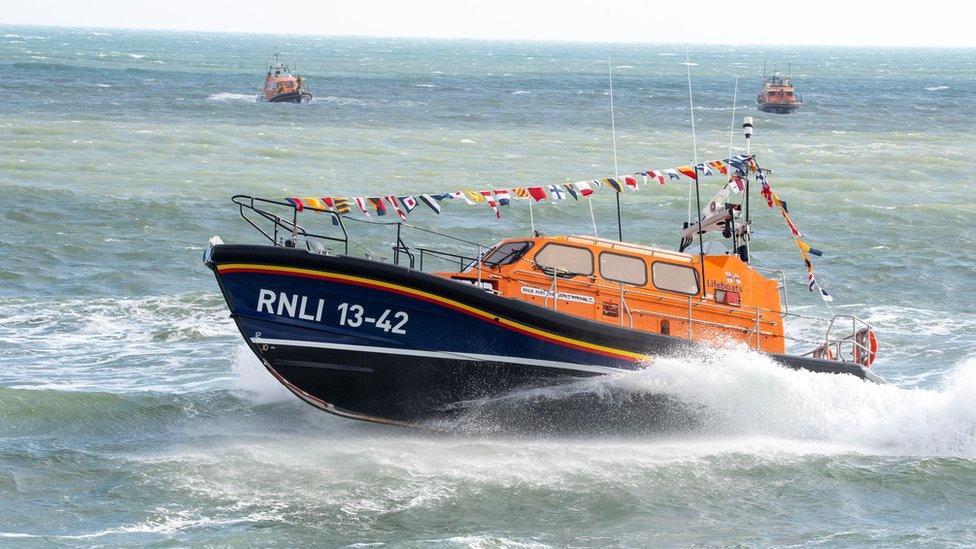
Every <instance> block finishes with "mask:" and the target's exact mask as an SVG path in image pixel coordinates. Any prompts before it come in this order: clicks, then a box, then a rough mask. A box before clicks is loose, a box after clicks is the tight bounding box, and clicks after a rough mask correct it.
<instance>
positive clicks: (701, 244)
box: [685, 45, 708, 299]
mask: <svg viewBox="0 0 976 549" xmlns="http://www.w3.org/2000/svg"><path fill="white" fill-rule="evenodd" d="M685 67H686V68H687V69H688V106H689V110H691V146H692V149H693V151H694V155H695V203H696V207H695V217H697V218H698V260H699V262H700V263H701V273H702V284H703V286H702V299H705V295H706V294H708V289H707V288H706V287H705V286H704V284H705V231H704V230H703V229H704V227H702V221H703V219H702V217H701V189H700V187H699V185H698V138H697V137H696V136H695V100H694V94H692V91H691V56H690V55H689V54H688V46H687V45H686V46H685ZM688 225H689V226H691V186H690V185H689V187H688Z"/></svg>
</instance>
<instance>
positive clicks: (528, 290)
mask: <svg viewBox="0 0 976 549" xmlns="http://www.w3.org/2000/svg"><path fill="white" fill-rule="evenodd" d="M522 293H523V294H525V295H531V296H536V297H552V296H553V293H552V292H551V291H549V290H543V289H542V288H534V287H532V286H522ZM556 299H560V300H562V301H571V302H573V303H586V304H588V305H592V304H594V303H596V301H595V300H594V299H593V298H592V297H590V296H586V295H579V294H567V293H564V292H556Z"/></svg>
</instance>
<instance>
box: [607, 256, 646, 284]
mask: <svg viewBox="0 0 976 549" xmlns="http://www.w3.org/2000/svg"><path fill="white" fill-rule="evenodd" d="M600 275H601V276H602V277H603V278H605V279H607V280H613V281H614V282H623V283H624V284H635V285H637V286H643V285H645V284H647V265H646V264H645V263H644V260H643V259H641V258H639V257H633V256H629V255H621V254H614V253H609V252H604V253H602V254H600Z"/></svg>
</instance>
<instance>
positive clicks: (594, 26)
mask: <svg viewBox="0 0 976 549" xmlns="http://www.w3.org/2000/svg"><path fill="white" fill-rule="evenodd" d="M974 16H976V2H973V1H972V0H956V1H953V2H949V1H946V0H928V1H927V2H924V3H920V4H916V3H909V2H891V1H887V2H861V1H859V0H846V1H840V0H766V1H762V2H760V1H756V0H735V1H731V2H718V1H713V0H696V1H693V2H681V1H675V0H672V1H670V2H666V3H659V2H656V1H652V0H603V1H593V0H562V1H551V0H540V1H532V0H489V1H480V2H479V1H472V0H447V1H445V0H402V1H389V0H386V1H384V0H345V1H342V2H334V1H330V0H321V1H315V0H284V1H273V0H263V1H259V0H234V1H227V0H192V1H191V0H143V1H139V0H82V1H75V0H61V1H55V0H30V1H28V2H24V1H21V0H0V23H5V24H24V25H45V26H47V25H50V26H71V27H107V28H140V29H172V30H194V31H220V32H263V33H272V34H310V35H353V36H390V37H429V38H477V39H494V40H560V41H574V42H575V41H584V42H651V43H662V42H663V43H692V44H767V45H775V44H782V45H853V46H910V47H919V46H922V47H976V28H974V23H973V21H974Z"/></svg>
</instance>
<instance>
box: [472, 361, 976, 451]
mask: <svg viewBox="0 0 976 549" xmlns="http://www.w3.org/2000/svg"><path fill="white" fill-rule="evenodd" d="M650 397H655V398H650ZM570 402H571V403H580V402H582V403H584V404H585V407H586V409H585V410H581V412H582V413H581V414H580V416H579V417H585V416H586V414H588V413H589V414H592V413H593V412H594V410H596V409H597V408H599V409H600V410H601V411H603V412H605V411H606V410H611V411H612V413H615V414H621V413H622V412H623V413H624V416H623V417H622V419H624V420H627V421H628V422H633V421H637V422H650V423H649V426H650V427H651V428H649V429H646V430H647V431H654V432H656V433H658V434H661V433H665V434H667V435H668V436H673V435H678V436H680V437H682V438H684V437H691V438H706V439H722V440H736V441H742V440H744V439H748V440H768V441H775V442H774V445H775V446H777V447H778V448H780V449H784V448H788V447H789V446H791V445H792V444H794V443H797V444H801V445H803V447H804V448H806V449H809V448H810V444H813V448H814V449H815V450H814V451H815V452H830V453H833V452H844V453H848V452H853V453H864V454H882V455H911V456H916V455H919V456H963V457H976V406H973V404H972V403H973V402H976V357H974V358H969V359H966V360H964V361H963V362H962V363H960V364H958V365H957V366H956V367H955V368H954V369H952V370H951V371H950V372H949V373H947V374H945V375H944V377H943V379H942V382H941V385H940V386H938V388H934V389H923V388H906V387H899V386H896V385H892V384H888V385H879V384H874V383H870V382H866V381H863V380H861V379H858V378H856V377H853V376H844V375H827V374H816V373H812V372H807V371H797V370H790V369H787V368H783V367H781V366H779V365H777V364H776V363H775V362H773V361H772V359H771V358H769V357H766V356H764V355H761V354H758V353H755V352H752V351H750V350H747V349H742V348H725V349H717V350H707V351H701V352H700V353H697V354H694V355H690V356H684V357H681V358H663V359H658V360H655V361H654V364H653V365H652V366H650V367H649V368H647V369H646V370H643V371H640V372H633V373H626V374H620V375H614V376H606V377H597V378H590V379H587V380H583V381H580V382H576V383H571V384H567V385H562V386H557V387H549V388H545V389H536V390H526V391H519V392H516V393H513V394H510V395H506V396H505V397H502V398H497V399H492V400H487V401H484V402H479V403H474V404H475V406H473V408H472V410H471V412H469V413H467V414H466V416H465V417H464V418H462V419H461V420H460V422H461V426H462V427H465V428H469V429H472V430H478V429H482V430H484V429H487V430H489V431H490V430H491V429H493V428H495V429H497V430H504V428H507V427H509V426H510V425H509V424H508V423H502V424H494V423H491V422H497V421H500V420H501V421H507V420H510V419H511V417H510V416H506V415H505V414H513V413H517V412H518V411H519V410H522V411H524V410H526V409H530V408H531V409H538V408H539V406H540V403H548V404H551V405H555V404H566V403H570ZM554 408H556V409H559V410H561V413H563V414H564V415H563V416H562V417H563V418H564V419H565V418H566V416H565V410H567V409H570V410H571V409H572V407H567V406H558V407H556V406H554ZM617 419H621V417H618V418H617ZM533 420H536V418H533ZM572 421H574V422H575V421H577V418H576V417H575V416H572ZM633 427H634V425H633V424H632V423H628V424H627V425H626V428H627V430H632V429H633ZM569 430H570V429H558V432H559V433H560V434H565V433H566V432H568V431H569ZM610 434H620V433H619V432H618V433H610ZM720 447H721V445H719V446H718V447H717V449H720ZM804 451H806V450H804Z"/></svg>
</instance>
